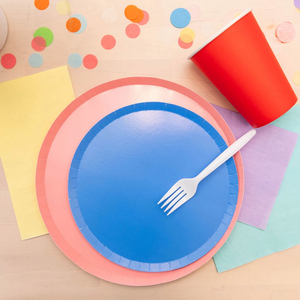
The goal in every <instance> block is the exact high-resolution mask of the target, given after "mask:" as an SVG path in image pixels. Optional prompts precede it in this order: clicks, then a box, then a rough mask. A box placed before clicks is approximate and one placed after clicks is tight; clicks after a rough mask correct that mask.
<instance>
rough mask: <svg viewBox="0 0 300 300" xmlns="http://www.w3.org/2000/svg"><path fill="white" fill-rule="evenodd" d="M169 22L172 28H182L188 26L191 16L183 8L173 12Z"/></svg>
mask: <svg viewBox="0 0 300 300" xmlns="http://www.w3.org/2000/svg"><path fill="white" fill-rule="evenodd" d="M170 21H171V23H172V25H173V26H174V27H177V28H184V27H186V26H188V25H189V24H190V21H191V15H190V13H189V12H188V10H186V9H185V8H177V9H175V10H173V12H172V14H171V17H170Z"/></svg>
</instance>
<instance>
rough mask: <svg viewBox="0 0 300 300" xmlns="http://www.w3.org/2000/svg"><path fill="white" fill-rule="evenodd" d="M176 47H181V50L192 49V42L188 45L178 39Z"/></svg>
mask: <svg viewBox="0 0 300 300" xmlns="http://www.w3.org/2000/svg"><path fill="white" fill-rule="evenodd" d="M178 45H179V47H181V48H182V49H188V48H190V47H192V45H193V41H191V42H190V43H185V42H183V41H182V40H181V38H180V37H179V39H178Z"/></svg>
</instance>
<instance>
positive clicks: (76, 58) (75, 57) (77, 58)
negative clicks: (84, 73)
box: [68, 53, 82, 68]
mask: <svg viewBox="0 0 300 300" xmlns="http://www.w3.org/2000/svg"><path fill="white" fill-rule="evenodd" d="M68 64H69V66H70V67H72V68H79V67H80V66H81V65H82V57H81V55H80V54H78V53H73V54H71V55H69V57H68Z"/></svg>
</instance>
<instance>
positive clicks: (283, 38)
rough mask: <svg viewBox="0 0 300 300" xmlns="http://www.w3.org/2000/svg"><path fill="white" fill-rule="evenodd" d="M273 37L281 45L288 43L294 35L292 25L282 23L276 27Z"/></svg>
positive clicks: (294, 31)
mask: <svg viewBox="0 0 300 300" xmlns="http://www.w3.org/2000/svg"><path fill="white" fill-rule="evenodd" d="M275 35H276V37H277V39H278V40H279V41H280V42H281V43H290V42H291V41H292V40H293V39H294V37H295V35H296V30H295V27H294V26H293V24H292V23H290V22H283V23H281V24H279V25H278V26H277V28H276V31H275Z"/></svg>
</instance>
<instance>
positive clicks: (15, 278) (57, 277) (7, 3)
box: [0, 0, 300, 300]
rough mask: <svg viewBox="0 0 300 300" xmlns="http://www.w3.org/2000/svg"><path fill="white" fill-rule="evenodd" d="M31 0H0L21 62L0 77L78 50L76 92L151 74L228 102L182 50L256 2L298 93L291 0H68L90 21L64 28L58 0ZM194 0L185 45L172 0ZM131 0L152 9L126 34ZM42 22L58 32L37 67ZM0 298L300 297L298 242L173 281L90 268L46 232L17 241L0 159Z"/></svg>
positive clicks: (10, 46)
mask: <svg viewBox="0 0 300 300" xmlns="http://www.w3.org/2000/svg"><path fill="white" fill-rule="evenodd" d="M33 2H34V1H33V0H0V5H1V7H2V8H3V9H4V11H5V13H6V15H7V18H8V22H9V37H8V41H7V44H6V45H5V47H4V48H3V49H2V50H1V52H0V56H2V55H3V54H5V53H12V54H14V55H15V56H16V58H17V65H16V66H15V68H13V69H12V70H4V69H3V68H2V67H0V82H4V81H7V80H11V79H15V78H19V77H22V76H25V75H30V74H34V73H37V72H40V71H43V70H47V69H50V68H54V67H58V66H61V65H65V64H67V58H68V56H69V55H70V54H71V53H73V52H77V53H80V54H81V55H82V56H84V55H85V54H88V53H91V54H94V55H96V56H97V57H98V60H99V64H98V66H97V68H96V69H94V70H86V69H85V68H84V67H80V68H79V69H72V68H69V71H70V75H71V80H72V83H73V87H74V91H75V95H76V96H79V95H80V94H82V93H83V92H85V91H87V90H88V89H90V88H92V87H94V86H95V85H98V84H101V83H103V82H106V81H109V80H112V79H116V78H121V77H126V76H153V77H159V78H162V79H167V80H171V81H174V82H176V83H179V84H182V85H184V86H186V87H188V88H190V89H192V90H194V91H196V92H197V93H199V94H200V95H201V96H203V97H204V98H206V99H207V100H208V101H209V102H212V103H216V104H219V105H222V106H224V107H228V108H230V107H231V106H230V105H229V104H228V102H227V101H226V99H224V97H223V96H222V95H221V94H220V93H219V92H218V91H217V90H216V89H215V88H214V87H213V86H212V85H211V84H210V83H209V82H208V81H207V80H206V79H205V78H204V77H203V76H202V74H201V73H200V72H199V71H198V70H197V69H196V68H195V67H194V66H193V65H192V64H191V63H190V62H188V61H187V60H186V57H187V55H188V54H189V53H191V52H192V51H193V50H195V49H196V48H197V46H199V45H200V44H201V43H202V42H204V41H205V39H206V38H207V37H208V36H209V35H211V34H212V33H214V32H215V31H216V30H218V29H220V28H221V27H222V26H223V25H225V24H226V23H227V22H228V21H230V20H231V19H232V18H233V17H234V16H235V15H236V14H237V13H239V12H241V11H243V10H245V9H247V8H248V7H252V8H253V13H254V15H255V16H256V18H257V20H258V22H259V24H260V25H261V28H262V30H263V31H264V33H265V35H266V37H267V39H268V40H269V42H270V44H271V47H272V48H273V50H274V52H275V54H276V56H277V58H278V60H279V62H280V64H281V65H282V67H283V70H284V71H285V73H286V75H287V77H288V79H289V80H290V82H291V84H292V86H293V88H294V90H295V92H296V93H297V95H298V97H299V96H300V87H299V86H296V85H295V84H293V83H292V76H293V73H294V72H295V71H297V70H300V12H299V11H297V10H296V9H295V8H294V5H293V0H227V1H224V0H201V1H197V0H196V1H190V0H188V1H183V0H175V1H172V0H164V1H163V0H134V1H132V2H131V1H129V0H115V1H113V0H111V1H104V0H70V1H69V2H70V3H71V7H72V13H81V14H83V15H84V16H85V17H86V18H87V21H88V28H87V30H86V31H85V32H84V33H82V34H80V35H72V34H70V33H68V32H67V31H66V29H65V22H66V20H67V18H68V16H61V15H59V14H58V13H57V12H56V9H55V7H56V4H57V2H58V0H52V1H51V0H50V2H51V4H50V7H49V8H48V9H47V10H45V11H38V10H37V9H36V8H35V7H34V5H33ZM193 2H196V3H198V4H199V5H200V6H201V7H202V8H203V13H202V15H201V16H200V17H199V18H198V19H197V20H195V21H193V22H192V23H191V24H190V25H189V27H190V28H192V29H193V30H194V31H195V33H196V38H195V40H194V45H193V47H192V48H190V49H189V50H183V49H181V48H180V47H179V46H178V45H177V39H178V37H179V33H180V30H179V29H176V28H174V27H173V26H172V25H171V24H170V22H169V17H170V14H171V12H172V11H173V9H175V8H177V7H188V5H189V4H190V3H193ZM128 4H135V5H137V6H138V7H140V8H141V9H144V10H146V11H147V12H148V13H149V14H150V22H149V23H148V24H147V25H145V26H143V27H142V28H141V30H142V31H141V35H140V36H139V37H138V38H137V39H135V40H131V39H129V38H127V37H126V35H125V33H124V30H125V27H126V25H127V24H128V23H129V22H128V21H127V20H126V19H125V17H124V15H123V11H124V8H125V7H126V5H128ZM108 8H113V9H115V10H116V11H117V13H118V16H117V20H116V22H114V23H113V24H106V23H105V22H104V21H103V20H102V18H101V15H102V12H103V11H105V9H108ZM283 21H290V22H292V23H293V24H294V26H295V27H296V30H297V31H298V35H297V36H296V39H295V40H294V41H293V42H292V43H290V44H280V43H279V42H278V41H277V40H276V38H275V36H274V31H275V28H276V26H277V25H278V24H279V23H281V22H283ZM41 26H46V27H49V28H51V30H52V31H53V32H54V42H53V44H52V45H51V46H50V47H48V48H47V49H45V50H44V51H43V52H42V55H43V57H44V64H43V66H42V67H41V68H39V69H34V68H32V67H30V66H29V64H28V57H29V55H30V54H32V53H33V50H32V49H31V46H30V43H31V39H32V36H33V33H34V31H35V30H36V29H37V28H38V27H41ZM105 34H113V35H114V36H115V37H116V39H117V45H116V47H115V48H114V49H113V50H110V51H107V50H104V49H103V48H102V47H101V44H100V40H101V37H102V36H103V35H105ZM0 203H1V209H0V299H1V300H2V299H109V300H110V299H220V300H223V299H272V300H280V299H284V300H289V299H300V246H297V247H294V248H292V249H289V250H286V251H283V252H280V253H276V254H273V255H271V256H268V257H265V258H262V259H259V260H257V261H255V262H253V263H250V264H248V265H245V266H242V267H240V268H237V269H234V270H231V271H228V272H225V273H221V274H218V273H217V272H216V270H215V266H214V264H213V261H212V260H211V261H209V262H208V263H207V264H206V265H204V266H203V267H202V268H200V269H198V270H197V271H195V272H193V273H192V274H190V275H188V276H186V277H184V278H182V279H179V280H177V281H175V282H171V283H167V284H163V285H158V286H153V287H126V286H119V285H116V284H112V283H109V282H106V281H103V280H101V279H98V278H95V277H93V276H91V275H89V274H87V273H85V272H84V271H82V270H81V269H80V268H78V267H77V266H76V265H75V264H74V263H73V262H71V261H70V260H69V259H67V258H66V257H65V256H64V254H63V253H61V252H60V250H59V249H58V248H57V247H56V245H55V244H54V243H53V242H52V240H51V238H50V237H49V235H45V236H42V237H38V238H35V239H31V240H27V241H21V239H20V236H19V232H18V227H17V224H16V220H15V216H14V212H13V208H12V204H11V201H10V197H9V192H8V189H7V185H6V181H5V176H4V173H3V169H2V166H1V165H0Z"/></svg>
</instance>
